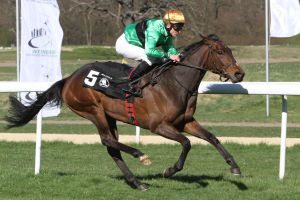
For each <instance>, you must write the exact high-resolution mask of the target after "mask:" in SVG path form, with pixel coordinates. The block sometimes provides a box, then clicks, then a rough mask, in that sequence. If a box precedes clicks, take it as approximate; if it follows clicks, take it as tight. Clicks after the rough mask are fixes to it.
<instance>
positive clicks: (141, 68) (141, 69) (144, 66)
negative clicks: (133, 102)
mask: <svg viewBox="0 0 300 200" xmlns="http://www.w3.org/2000/svg"><path fill="white" fill-rule="evenodd" d="M151 69H152V67H151V66H150V65H149V64H148V63H147V62H145V61H142V62H141V63H140V64H139V65H138V66H137V67H136V68H135V69H134V71H133V72H132V73H131V75H130V77H129V80H130V83H129V86H130V89H129V90H126V89H123V91H124V92H127V93H130V94H131V95H133V96H138V97H140V96H141V94H140V91H137V90H136V88H135V87H134V83H133V81H135V80H137V79H138V78H140V77H142V76H143V75H144V74H146V73H147V72H149V71H150V70H151Z"/></svg>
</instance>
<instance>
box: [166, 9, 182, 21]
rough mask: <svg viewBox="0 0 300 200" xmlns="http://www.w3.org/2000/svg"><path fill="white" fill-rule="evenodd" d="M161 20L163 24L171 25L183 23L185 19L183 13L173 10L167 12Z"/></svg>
mask: <svg viewBox="0 0 300 200" xmlns="http://www.w3.org/2000/svg"><path fill="white" fill-rule="evenodd" d="M163 20H164V22H165V23H171V24H177V23H182V24H184V23H185V18H184V15H183V13H182V12H181V11H180V10H175V9H171V10H168V11H167V12H166V13H165V15H164V17H163Z"/></svg>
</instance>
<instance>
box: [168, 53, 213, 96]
mask: <svg viewBox="0 0 300 200" xmlns="http://www.w3.org/2000/svg"><path fill="white" fill-rule="evenodd" d="M207 57H208V52H207V51H205V49H203V48H200V49H199V50H198V51H197V53H195V54H193V55H190V56H188V57H186V59H185V60H184V61H183V63H185V64H187V65H193V66H198V67H199V68H205V65H206V62H207ZM205 74H206V71H205V70H200V69H195V68H193V67H187V66H181V65H178V66H174V69H173V76H174V78H175V79H176V81H178V82H179V83H181V84H182V86H184V87H185V88H188V90H189V91H195V90H198V87H199V85H200V83H201V81H202V79H203V77H204V75H205Z"/></svg>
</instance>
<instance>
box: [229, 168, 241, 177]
mask: <svg viewBox="0 0 300 200" xmlns="http://www.w3.org/2000/svg"><path fill="white" fill-rule="evenodd" d="M230 171H231V173H232V174H233V175H235V176H240V175H241V174H242V173H241V170H240V168H231V169H230Z"/></svg>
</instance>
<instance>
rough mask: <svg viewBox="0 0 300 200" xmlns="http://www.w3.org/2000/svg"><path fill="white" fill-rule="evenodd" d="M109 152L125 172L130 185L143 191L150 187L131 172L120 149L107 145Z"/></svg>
mask: <svg viewBox="0 0 300 200" xmlns="http://www.w3.org/2000/svg"><path fill="white" fill-rule="evenodd" d="M107 152H108V153H109V155H110V156H111V157H112V159H113V160H114V161H115V162H116V164H117V166H118V167H119V168H120V170H121V171H122V172H123V174H124V176H125V178H126V181H127V183H128V184H129V185H130V186H132V187H134V188H137V189H139V190H143V191H145V190H147V189H148V187H147V186H146V185H145V184H143V183H141V182H139V181H138V180H137V179H136V178H135V176H134V175H133V174H132V173H131V171H130V170H129V168H128V167H127V165H126V163H125V162H124V160H123V158H122V156H121V153H120V151H119V150H116V149H114V148H112V147H107Z"/></svg>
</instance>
